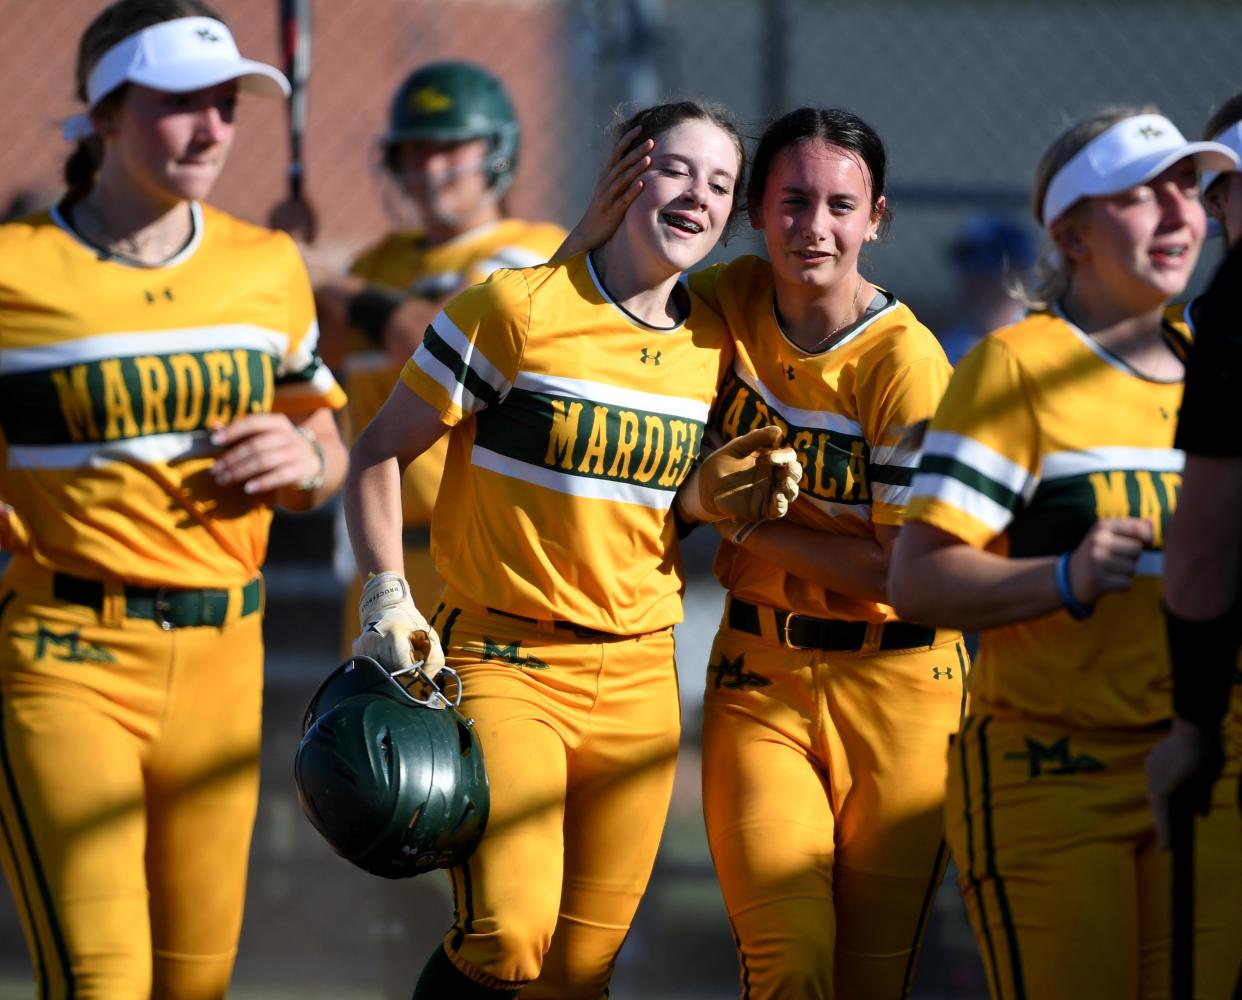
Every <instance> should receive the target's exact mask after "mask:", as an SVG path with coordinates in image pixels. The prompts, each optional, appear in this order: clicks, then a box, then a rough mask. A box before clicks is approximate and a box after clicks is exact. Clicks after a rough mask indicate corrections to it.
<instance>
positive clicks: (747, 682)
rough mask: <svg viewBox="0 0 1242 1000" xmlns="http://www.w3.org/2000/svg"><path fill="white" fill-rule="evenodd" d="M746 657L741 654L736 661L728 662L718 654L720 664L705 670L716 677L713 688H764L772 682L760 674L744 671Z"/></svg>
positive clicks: (722, 655)
mask: <svg viewBox="0 0 1242 1000" xmlns="http://www.w3.org/2000/svg"><path fill="white" fill-rule="evenodd" d="M745 663H746V655H745V654H744V653H743V654H742V655H741V656H739V657H738V658H737V659H736V660H730V659H729V658H728V657H727V656H725V655H724V654H723V653H721V654H720V662H719V663H716V664H713V665H712V666H709V667H708V668H707V670H708V673H713V674H715V675H716V683H715V685H714V686H715V687H717V688H722V687H723V688H729V689H730V690H737V689H738V688H748V687H756V688H765V687H768V686H769V685H770V684H771V683H772V682H771V681H770V680H768V678H766V677H764V676H763V675H762V674H757V673H755V672H754V671H752V670H747V669H746V665H745Z"/></svg>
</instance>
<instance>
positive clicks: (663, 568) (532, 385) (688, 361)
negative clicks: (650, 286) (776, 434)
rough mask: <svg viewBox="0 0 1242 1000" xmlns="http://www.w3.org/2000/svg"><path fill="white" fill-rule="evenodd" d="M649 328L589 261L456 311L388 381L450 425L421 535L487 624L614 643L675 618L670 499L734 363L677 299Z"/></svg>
mask: <svg viewBox="0 0 1242 1000" xmlns="http://www.w3.org/2000/svg"><path fill="white" fill-rule="evenodd" d="M681 287H682V291H681V292H679V294H684V295H685V296H686V298H687V299H688V302H689V318H688V319H687V320H686V321H685V322H684V323H682V324H679V325H677V326H675V327H672V328H669V329H660V328H656V327H652V326H648V325H647V324H645V323H642V322H640V321H639V320H637V319H635V318H634V317H633V316H631V315H630V314H629V313H627V312H625V310H623V309H622V308H621V307H620V306H619V305H617V304H616V303H615V302H614V301H613V300H612V299H611V298H610V297H609V295H608V293H607V292H606V291H605V289H604V286H603V284H602V283H601V282H600V281H599V279H598V277H597V275H596V273H595V271H594V268H593V267H592V265H591V263H590V261H589V260H588V259H587V257H586V255H585V254H578V255H576V256H574V257H572V258H570V259H568V260H567V261H565V262H564V263H562V264H560V265H557V266H551V265H548V266H544V267H531V268H526V269H524V270H512V271H511V270H503V271H498V272H497V273H496V274H495V275H493V276H492V278H491V279H489V280H488V281H487V282H486V283H485V284H482V285H478V286H476V287H474V288H471V289H468V290H467V291H465V292H463V293H462V294H460V295H458V296H457V297H456V298H454V299H453V300H452V301H451V302H450V303H449V304H448V305H447V306H446V307H445V309H444V311H443V312H441V313H440V315H439V316H437V317H436V320H435V322H434V323H433V324H432V328H431V329H430V330H428V332H427V337H426V339H425V340H424V341H423V343H422V345H421V346H420V347H419V349H418V350H417V351H416V352H415V353H414V357H413V358H411V359H410V361H408V362H407V363H406V366H405V368H404V370H403V372H402V379H403V381H404V382H405V384H406V385H407V386H408V387H409V388H410V389H412V390H413V391H414V392H416V393H417V394H418V395H419V396H421V397H422V398H423V399H425V400H426V401H427V402H428V403H430V404H431V405H432V406H433V407H435V409H436V410H437V411H438V412H439V413H440V417H441V419H442V420H443V421H444V422H445V423H446V424H448V425H450V426H451V427H452V431H451V432H450V438H449V453H448V462H447V464H446V466H445V471H444V482H443V485H442V487H441V490H440V496H439V498H438V499H437V501H436V509H435V518H434V520H433V522H432V551H433V553H434V556H435V561H436V567H437V569H438V571H439V573H440V576H441V577H442V578H443V579H444V581H445V583H446V584H448V585H449V587H450V588H453V589H455V590H457V591H459V592H460V593H462V594H463V595H465V596H466V597H468V598H470V599H472V600H474V601H476V602H478V603H479V604H481V605H485V606H487V607H490V608H494V609H497V610H500V611H505V612H509V613H510V614H518V615H525V616H527V617H530V618H539V619H549V618H551V619H558V620H563V621H570V622H574V623H576V624H578V625H584V626H588V627H590V628H597V629H602V630H604V631H607V632H613V633H616V634H621V635H632V634H637V633H641V632H649V631H652V630H655V629H659V628H663V627H665V626H668V625H672V624H675V623H676V622H678V621H680V620H681V617H682V607H681V593H682V589H683V583H684V574H683V570H682V565H681V557H680V555H679V552H678V547H677V539H676V529H675V525H674V519H673V510H672V505H673V495H674V494H675V493H676V491H677V487H678V485H680V483H681V482H682V480H683V479H684V478H685V477H686V474H687V473H688V472H689V470H690V468H691V465H692V463H693V462H694V460H695V458H696V457H697V456H698V453H699V446H700V443H701V442H702V438H703V426H704V424H705V422H706V420H707V415H708V412H709V410H710V407H711V404H712V401H713V399H714V398H715V396H716V387H717V385H718V383H719V382H720V378H721V376H722V375H723V374H724V372H725V370H726V368H727V367H728V364H729V361H730V358H731V354H732V350H731V347H730V341H729V335H728V331H727V330H726V329H725V327H724V324H723V323H721V321H720V318H719V316H717V315H716V314H715V313H714V312H713V311H712V310H711V309H709V308H708V307H707V306H706V305H705V304H704V303H703V302H702V301H700V300H697V297H696V296H694V295H693V294H691V293H689V292H688V291H685V290H684V286H681Z"/></svg>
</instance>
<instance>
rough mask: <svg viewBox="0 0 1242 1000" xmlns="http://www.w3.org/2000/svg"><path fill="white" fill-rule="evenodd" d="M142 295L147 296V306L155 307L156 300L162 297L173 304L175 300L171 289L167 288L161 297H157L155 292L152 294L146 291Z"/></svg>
mask: <svg viewBox="0 0 1242 1000" xmlns="http://www.w3.org/2000/svg"><path fill="white" fill-rule="evenodd" d="M142 294H143V295H145V296H146V299H147V305H154V304H155V301H156V299H158V298H160V297H161V296H162V297H163V298H164V299H165V300H166V301H168V302H171V301H172V300H173V294H172V289H171V288H165V289H164V291H163V292H161V293H160V294H159V295H156V293H155V292H152V291H150V290H148V291H145V292H143V293H142Z"/></svg>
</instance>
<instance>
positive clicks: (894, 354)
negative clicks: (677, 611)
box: [691, 257, 951, 622]
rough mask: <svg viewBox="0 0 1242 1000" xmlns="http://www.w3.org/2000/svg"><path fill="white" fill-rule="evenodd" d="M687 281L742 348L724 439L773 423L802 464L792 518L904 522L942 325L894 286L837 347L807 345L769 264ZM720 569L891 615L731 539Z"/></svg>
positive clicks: (931, 408) (816, 602)
mask: <svg viewBox="0 0 1242 1000" xmlns="http://www.w3.org/2000/svg"><path fill="white" fill-rule="evenodd" d="M691 287H692V288H693V289H695V290H696V291H697V292H699V293H700V294H701V295H702V296H703V297H704V298H705V299H707V300H708V301H709V302H711V303H712V304H713V305H714V306H715V307H716V308H717V309H718V310H719V311H720V313H721V314H722V315H723V317H724V319H725V321H726V323H727V325H728V327H729V330H730V332H731V333H732V335H733V339H734V345H735V349H736V356H735V358H734V361H733V369H732V371H731V372H730V374H729V375H728V377H727V378H726V380H725V385H724V386H723V387H722V388H721V392H720V399H719V401H718V402H717V404H716V412H715V414H714V416H713V426H716V427H718V428H719V429H720V430H721V431H722V433H723V436H724V437H725V439H726V440H727V439H729V438H733V437H736V436H738V435H739V434H745V433H746V432H748V431H751V430H753V429H754V428H756V427H762V426H765V425H767V424H777V425H778V426H780V427H781V428H783V429H784V431H785V442H786V443H787V444H788V445H790V446H791V447H792V448H794V450H795V451H797V452H798V460H799V461H800V462H801V463H802V468H803V469H804V470H805V474H804V476H803V479H802V483H801V485H800V489H801V492H800V494H799V497H798V500H797V501H796V502H795V503H794V505H793V507H792V509H791V510H790V512H789V514H788V518H789V520H790V522H791V523H793V524H797V525H800V526H802V527H805V528H811V529H814V530H816V531H823V532H827V533H829V534H838V535H851V536H854V537H863V538H872V537H874V535H875V531H874V525H876V524H888V525H897V524H900V523H901V521H902V514H903V510H904V507H905V504H906V500H907V497H908V494H909V490H910V482H911V479H912V478H913V476H914V472H915V470H916V469H917V468H918V463H919V449H920V444H921V440H922V436H923V432H924V430H925V428H926V425H927V422H928V421H929V420H930V419H931V417H932V414H933V413H935V412H936V404H937V403H938V402H939V401H940V397H941V394H942V393H943V392H944V388H945V386H946V385H947V384H948V381H949V374H950V371H951V369H950V368H949V363H948V361H947V360H945V356H944V351H943V350H942V349H941V347H940V344H939V343H938V342H937V340H936V338H935V336H934V335H933V334H932V332H931V331H930V330H928V329H927V327H925V326H923V324H922V323H920V322H919V321H918V320H917V319H916V318H915V316H914V314H913V313H912V312H911V311H910V310H909V309H908V308H907V307H906V306H905V305H903V304H902V303H901V302H899V301H898V300H897V299H896V298H895V297H894V296H892V295H891V294H889V293H887V292H882V293H881V294H880V297H879V301H877V304H876V306H874V307H873V308H872V309H871V310H869V311H868V313H867V314H866V315H865V316H864V317H863V318H862V319H861V320H860V321H859V322H858V323H856V324H855V325H854V326H853V327H850V328H849V329H848V330H847V331H845V335H844V336H843V337H841V339H840V340H838V342H837V343H836V344H835V345H833V346H832V347H831V348H830V349H828V350H825V351H820V352H819V353H816V354H807V353H806V352H804V351H803V350H802V349H801V348H799V347H798V346H796V345H795V344H794V343H793V342H792V341H790V340H789V338H788V337H786V336H785V334H784V332H783V331H782V330H781V327H780V323H779V322H778V321H777V318H776V311H775V295H774V289H773V285H772V269H771V265H770V264H768V263H767V261H764V260H761V259H760V258H758V257H741V258H739V259H737V260H735V261H733V262H732V263H730V264H725V265H717V266H716V267H714V268H708V269H707V270H705V271H701V272H699V273H698V274H696V275H694V276H693V278H692V279H691ZM715 569H716V576H717V578H718V579H719V580H720V583H721V584H722V585H723V586H724V587H726V588H727V589H728V590H729V591H730V592H731V593H732V594H734V595H735V596H737V597H740V598H742V599H744V600H748V601H752V602H754V603H756V604H766V605H771V606H775V607H781V608H788V609H791V610H793V611H797V612H799V613H800V614H806V615H814V616H816V617H821V618H844V619H848V620H853V621H873V622H878V621H891V620H893V619H894V618H895V617H896V616H895V615H894V614H893V611H892V609H891V608H889V607H888V606H887V605H884V604H877V603H875V602H873V601H866V600H862V599H860V598H857V597H850V596H847V595H845V594H838V593H835V592H833V591H830V590H826V589H825V588H823V587H822V586H819V585H817V584H814V583H811V582H809V581H807V580H804V579H801V578H800V577H798V576H796V575H794V574H792V573H789V572H787V571H786V570H784V569H783V568H782V567H780V566H778V565H777V564H776V563H775V562H770V561H768V560H765V559H762V558H759V557H757V556H755V555H753V554H751V553H749V552H747V551H746V550H744V549H742V548H740V547H739V546H736V545H732V544H730V543H728V542H724V543H722V544H721V546H720V550H719V552H718V554H717V556H716V567H715Z"/></svg>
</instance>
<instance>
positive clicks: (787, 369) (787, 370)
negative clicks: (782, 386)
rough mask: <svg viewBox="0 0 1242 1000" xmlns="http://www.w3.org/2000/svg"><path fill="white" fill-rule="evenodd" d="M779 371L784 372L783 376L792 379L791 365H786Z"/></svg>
mask: <svg viewBox="0 0 1242 1000" xmlns="http://www.w3.org/2000/svg"><path fill="white" fill-rule="evenodd" d="M781 371H783V372H784V373H785V378H787V379H789V381H790V382H792V381H793V380H794V370H793V365H786V366H785V367H784V368H782V369H781Z"/></svg>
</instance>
